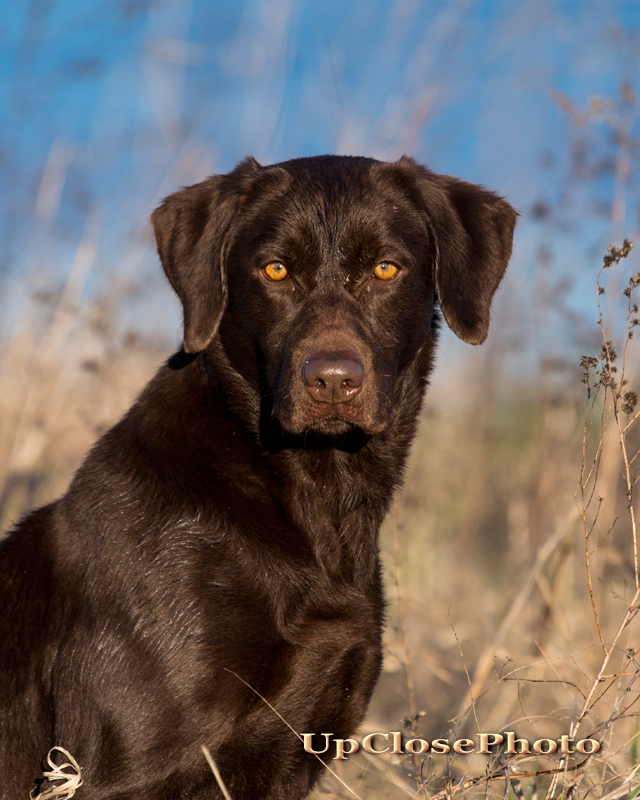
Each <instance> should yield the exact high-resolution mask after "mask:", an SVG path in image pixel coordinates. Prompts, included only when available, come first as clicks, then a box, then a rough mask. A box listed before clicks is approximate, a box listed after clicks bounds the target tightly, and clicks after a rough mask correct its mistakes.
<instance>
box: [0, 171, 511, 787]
mask: <svg viewBox="0 0 640 800" xmlns="http://www.w3.org/2000/svg"><path fill="white" fill-rule="evenodd" d="M515 221H516V212H515V211H514V210H513V209H512V207H511V206H510V205H509V204H508V203H507V202H506V201H505V200H503V199H502V198H500V197H499V196H497V195H496V194H494V193H492V192H490V191H488V190H486V189H484V188H482V187H479V186H475V185H472V184H469V183H465V182H463V181H460V180H457V179H455V178H452V177H448V176H442V175H436V174H434V173H433V172H431V171H429V170H428V169H426V168H425V167H423V166H420V165H419V164H417V163H416V162H415V161H413V160H412V159H410V158H407V157H403V158H401V159H400V160H399V161H397V162H395V163H385V162H379V161H376V160H373V159H369V158H361V157H347V156H319V157H313V158H300V159H295V160H292V161H287V162H284V163H281V164H276V165H273V166H267V167H263V166H260V165H259V164H258V163H257V162H256V161H255V160H254V159H252V158H248V159H246V160H245V161H243V162H242V163H241V164H240V165H239V166H238V167H236V169H234V170H233V171H232V172H230V173H229V174H227V175H217V176H213V177H211V178H209V179H207V180H205V181H203V182H202V183H199V184H197V185H195V186H191V187H189V188H185V189H183V190H181V191H178V192H176V193H175V194H172V195H171V196H169V197H168V198H167V199H166V200H165V201H164V202H163V203H162V204H161V205H160V207H159V208H158V209H157V210H156V211H155V212H154V214H153V216H152V223H153V227H154V230H155V236H156V242H157V247H158V252H159V256H160V260H161V262H162V266H163V268H164V270H165V272H166V275H167V277H168V279H169V282H170V283H171V286H172V287H173V289H174V290H175V291H176V293H177V295H178V297H179V299H180V301H181V303H182V308H183V315H184V343H183V346H182V348H181V349H180V350H179V352H178V353H176V354H175V355H174V356H173V357H172V358H170V359H169V361H168V363H167V364H166V365H165V366H163V367H162V368H161V369H160V371H159V372H158V374H157V375H156V377H155V378H154V379H153V380H152V381H151V382H150V383H149V385H148V386H147V387H146V388H145V389H144V391H143V392H142V394H141V395H140V397H139V399H138V400H137V402H136V403H135V405H134V406H133V407H132V408H131V409H130V410H129V412H128V413H127V414H126V415H125V416H124V418H123V419H122V420H121V421H120V422H119V423H118V424H116V425H115V426H114V427H113V428H112V429H111V430H110V431H108V432H107V433H106V434H105V435H104V436H103V437H102V438H101V439H100V440H99V441H98V443H97V444H96V445H95V446H94V447H93V449H92V450H91V452H90V454H89V456H88V457H87V459H86V461H85V462H84V464H83V465H82V467H81V468H80V469H79V471H78V472H77V474H76V476H75V477H74V479H73V481H72V483H71V486H70V488H69V490H68V492H67V494H66V495H64V497H62V499H60V500H59V501H57V502H55V503H53V504H51V505H48V506H46V507H44V508H41V509H39V510H36V511H34V512H32V513H31V514H30V515H28V516H27V517H26V518H25V519H24V520H23V521H22V522H21V523H20V524H19V525H18V526H17V527H16V528H15V530H13V531H12V532H11V533H10V535H9V536H8V537H7V539H6V540H5V541H4V542H3V545H2V547H1V550H0V581H1V584H0V607H2V609H3V614H2V619H1V620H0V642H1V645H0V686H1V687H2V691H1V693H0V786H1V787H2V794H3V797H4V798H6V800H24V798H26V797H27V796H28V794H29V792H30V791H32V792H33V796H35V797H37V796H38V794H41V795H42V796H45V794H46V791H45V790H46V789H47V787H49V788H50V786H51V783H49V782H48V780H43V777H42V774H43V773H42V771H43V764H45V761H44V759H45V757H46V756H47V754H48V753H49V751H50V750H51V748H54V747H62V748H65V750H66V751H68V753H69V754H71V755H72V756H73V757H74V758H75V759H76V761H77V763H78V764H79V766H80V767H81V769H82V779H83V781H84V783H83V785H82V787H81V789H80V790H79V795H78V796H81V797H83V798H86V800H142V798H144V800H148V798H165V799H166V800H179V799H181V800H186V799H187V798H189V800H200V799H201V798H202V799H204V798H218V797H221V796H222V794H221V790H220V789H219V788H218V784H217V783H216V781H215V779H214V776H213V775H212V774H211V770H210V769H209V766H208V765H207V763H206V761H205V759H204V757H203V755H202V752H201V750H200V746H201V745H205V746H206V747H207V748H208V749H209V750H210V752H211V754H212V755H213V758H214V759H215V762H216V764H217V767H218V769H219V772H220V775H221V777H222V780H223V782H224V784H225V785H226V787H227V790H228V792H229V794H230V795H231V797H232V798H233V800H298V799H299V798H304V797H306V796H307V794H308V793H309V792H310V790H311V789H312V787H313V785H314V783H315V782H316V781H317V779H318V776H319V773H320V772H321V771H322V766H323V765H322V763H321V761H320V759H318V758H316V757H315V756H314V755H312V754H309V753H307V752H305V750H304V748H303V746H302V744H301V741H300V739H299V737H298V736H297V735H296V733H300V732H320V731H322V732H325V731H326V732H331V733H332V734H333V736H334V737H343V738H344V737H348V736H349V735H350V734H352V733H353V732H354V731H355V729H356V728H357V726H358V725H359V724H360V723H361V722H362V720H363V718H364V714H365V710H366V708H367V704H368V701H369V698H370V697H371V693H372V691H373V688H374V686H375V684H376V680H377V678H378V675H379V672H380V667H381V632H382V626H383V617H384V600H383V590H382V579H381V569H380V561H379V552H378V542H377V538H378V530H379V527H380V525H381V523H382V520H383V518H384V516H385V513H386V512H387V510H388V508H389V504H390V502H391V500H392V497H393V493H394V490H395V489H396V488H397V487H398V486H399V485H400V483H401V481H402V475H403V470H404V467H405V463H406V459H407V454H408V451H409V446H410V443H411V439H412V437H413V435H414V432H415V429H416V421H417V417H418V414H419V411H420V408H421V404H422V399H423V394H424V390H425V387H426V385H427V380H428V377H429V373H430V371H431V369H432V366H433V362H434V353H435V347H436V340H437V334H438V325H439V320H440V319H441V317H444V320H445V321H446V323H447V324H448V325H449V326H450V328H451V329H452V330H453V331H454V332H455V333H456V334H457V335H458V336H459V337H460V338H461V339H463V340H464V341H465V342H468V343H471V344H480V343H481V342H482V341H483V340H484V339H485V337H486V335H487V331H488V327H489V319H490V306H491V302H492V298H493V295H494V292H495V291H496V289H497V287H498V284H499V283H500V281H501V279H502V276H503V274H504V271H505V269H506V267H507V264H508V261H509V258H510V255H511V247H512V238H513V231H514V226H515ZM59 757H60V754H57V756H55V758H59ZM324 757H325V758H329V757H330V756H329V755H328V754H327V755H326V756H324ZM55 758H54V760H55ZM56 763H59V762H56ZM45 769H46V766H45ZM38 779H39V782H38ZM49 780H52V778H50V779H49ZM54 785H55V784H54Z"/></svg>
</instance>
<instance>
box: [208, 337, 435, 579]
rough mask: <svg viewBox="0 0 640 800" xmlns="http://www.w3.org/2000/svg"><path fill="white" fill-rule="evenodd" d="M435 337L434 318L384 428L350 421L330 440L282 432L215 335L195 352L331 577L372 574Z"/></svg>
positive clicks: (401, 377)
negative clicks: (374, 430) (367, 429)
mask: <svg viewBox="0 0 640 800" xmlns="http://www.w3.org/2000/svg"><path fill="white" fill-rule="evenodd" d="M436 340H437V326H436V325H434V327H433V329H432V331H431V333H430V335H429V337H428V339H427V342H426V343H425V345H424V346H423V347H422V348H421V349H420V351H419V352H418V353H417V354H416V356H415V358H414V359H413V361H412V362H411V363H410V364H408V365H407V366H406V368H405V369H403V370H402V371H401V372H400V374H399V375H398V378H397V380H396V385H395V404H394V409H393V412H392V415H391V420H390V423H389V425H388V427H387V429H386V430H385V431H383V432H382V433H378V434H374V435H367V434H365V433H363V432H362V431H361V430H359V429H355V428H354V429H353V430H352V431H351V432H350V433H349V434H348V435H346V436H344V437H340V438H335V439H334V438H330V437H321V436H318V435H315V434H307V435H306V436H305V435H300V436H293V435H291V434H288V433H287V432H286V431H284V430H283V429H282V428H281V427H280V425H279V423H278V422H277V421H274V420H273V419H272V418H271V414H270V413H268V409H267V411H265V402H264V401H261V398H260V397H259V395H258V394H257V392H256V390H255V388H254V387H253V386H252V385H251V384H250V383H249V381H247V380H246V379H245V378H244V377H243V376H242V375H241V374H240V373H239V372H238V371H237V370H236V369H235V368H234V367H233V365H232V363H231V361H230V359H229V357H228V355H227V353H226V351H225V348H224V345H223V343H222V341H221V340H220V338H219V337H216V339H215V340H214V342H213V343H212V344H211V346H210V347H209V348H208V349H207V351H206V352H205V353H202V354H201V355H200V356H199V361H200V363H201V366H202V369H203V372H204V374H205V375H206V377H207V381H208V382H209V384H210V385H212V389H213V390H214V391H215V392H216V393H219V392H222V394H223V396H224V399H225V401H226V404H227V405H228V407H229V410H230V411H231V413H232V414H233V415H234V416H235V417H236V418H239V420H240V421H241V422H242V424H243V426H244V427H245V429H246V430H247V432H248V434H249V436H250V437H251V439H252V440H253V441H254V443H255V446H256V448H257V449H259V451H260V453H261V456H262V457H263V458H264V459H265V461H266V462H267V464H268V469H269V472H270V473H271V475H272V476H273V478H274V481H273V485H272V487H270V488H271V491H273V492H274V494H277V496H278V499H279V500H280V502H281V503H282V506H283V508H284V509H285V511H286V513H287V515H288V517H289V519H290V521H291V522H292V523H293V524H294V525H295V526H296V528H298V529H299V530H300V531H301V532H302V533H303V535H305V536H306V537H307V538H308V539H309V541H310V544H311V546H312V547H313V549H314V551H315V552H316V556H317V559H318V561H319V562H320V563H321V564H322V565H323V566H324V568H325V569H327V571H328V572H330V573H331V575H332V577H333V578H334V579H335V578H336V577H342V579H344V580H347V581H352V580H356V581H358V579H359V577H360V579H364V580H365V581H368V580H371V579H372V577H373V573H374V572H375V573H377V563H378V561H377V558H378V555H377V554H378V544H377V534H378V530H379V528H380V525H381V524H382V521H383V519H384V516H385V514H386V513H387V511H388V509H389V507H390V504H391V501H392V499H393V493H394V491H395V490H396V489H397V488H398V487H399V485H400V484H401V483H402V478H403V472H404V468H405V463H406V459H407V456H408V450H409V446H410V443H411V440H412V439H413V436H414V433H415V429H416V426H417V420H418V415H419V412H420V408H421V406H422V399H423V396H424V390H425V387H426V384H427V379H428V376H429V373H430V372H431V369H432V366H433V360H434V351H435V345H436ZM336 474H337V475H338V476H339V478H340V480H338V481H336V480H335V476H336ZM318 509H322V512H321V513H319V512H318ZM376 580H377V579H376Z"/></svg>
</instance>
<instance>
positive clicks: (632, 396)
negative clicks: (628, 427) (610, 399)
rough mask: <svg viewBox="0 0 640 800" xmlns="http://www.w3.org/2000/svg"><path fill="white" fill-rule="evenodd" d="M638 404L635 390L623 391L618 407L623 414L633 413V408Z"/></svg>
mask: <svg viewBox="0 0 640 800" xmlns="http://www.w3.org/2000/svg"><path fill="white" fill-rule="evenodd" d="M637 404H638V395H637V394H636V393H635V392H625V393H624V396H623V398H622V403H621V405H620V408H621V409H622V410H623V411H624V413H625V414H633V410H634V408H635V407H636V405H637Z"/></svg>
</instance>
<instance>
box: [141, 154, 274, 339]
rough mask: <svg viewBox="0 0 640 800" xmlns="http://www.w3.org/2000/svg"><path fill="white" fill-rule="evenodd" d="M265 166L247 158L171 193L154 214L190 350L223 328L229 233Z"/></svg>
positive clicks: (159, 240)
mask: <svg viewBox="0 0 640 800" xmlns="http://www.w3.org/2000/svg"><path fill="white" fill-rule="evenodd" d="M261 169H262V168H261V167H260V165H259V164H258V162H257V161H255V160H254V159H252V158H248V159H246V160H245V161H243V162H242V163H241V164H240V165H239V166H238V167H236V169H234V170H233V172H230V173H229V174H228V175H214V176H213V177H211V178H207V180H205V181H202V183H197V184H195V186H189V187H188V188H186V189H182V191H179V192H175V193H174V194H172V195H169V197H167V198H166V199H165V200H164V202H163V203H162V204H161V205H160V206H159V208H157V209H156V210H155V211H154V212H153V214H152V215H151V222H152V223H153V229H154V232H155V236H156V244H157V247H158V254H159V255H160V261H161V262H162V266H163V268H164V271H165V273H166V275H167V278H169V282H170V283H171V286H172V287H173V288H174V290H175V292H176V294H177V295H178V297H179V298H180V302H181V303H182V311H183V317H184V349H185V351H186V352H187V353H199V352H200V351H201V350H204V349H205V348H206V347H207V345H208V344H209V343H210V342H211V340H212V339H213V337H214V336H215V334H216V332H217V330H218V326H219V325H220V320H221V319H222V315H223V313H224V310H225V308H226V305H227V278H226V274H225V263H224V250H225V237H226V234H227V232H228V231H229V229H230V228H231V225H232V223H233V220H234V218H235V215H236V213H237V210H238V207H239V204H240V200H241V198H242V196H243V195H244V193H245V192H246V191H247V189H248V187H249V186H250V184H251V181H252V179H253V178H254V177H255V175H257V174H258V172H259V171H260V170H261Z"/></svg>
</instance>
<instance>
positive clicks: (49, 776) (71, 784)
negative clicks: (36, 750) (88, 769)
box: [29, 747, 82, 800]
mask: <svg viewBox="0 0 640 800" xmlns="http://www.w3.org/2000/svg"><path fill="white" fill-rule="evenodd" d="M54 750H58V751H59V752H60V753H62V755H63V756H65V757H66V758H68V759H69V760H68V761H65V762H64V763H63V764H60V766H58V765H57V764H54V763H53V760H52V758H51V756H52V755H53V752H54ZM47 764H48V765H49V766H50V767H51V771H50V772H44V771H43V773H42V774H43V775H44V777H45V782H46V781H49V782H51V783H52V784H53V782H54V781H63V783H58V784H57V785H56V786H53V785H51V786H45V783H43V784H42V785H41V786H40V787H38V789H34V790H33V791H31V792H30V793H29V797H30V798H31V800H54V798H55V800H71V798H72V797H73V796H74V794H75V793H76V789H79V788H80V787H81V786H82V776H81V772H82V770H81V769H80V767H79V766H78V762H77V761H76V760H75V758H74V757H73V756H72V755H71V753H70V752H69V751H68V750H65V749H64V747H52V748H51V750H49V752H48V753H47ZM68 770H72V771H71V772H69V771H68ZM34 791H35V792H36V794H34Z"/></svg>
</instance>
